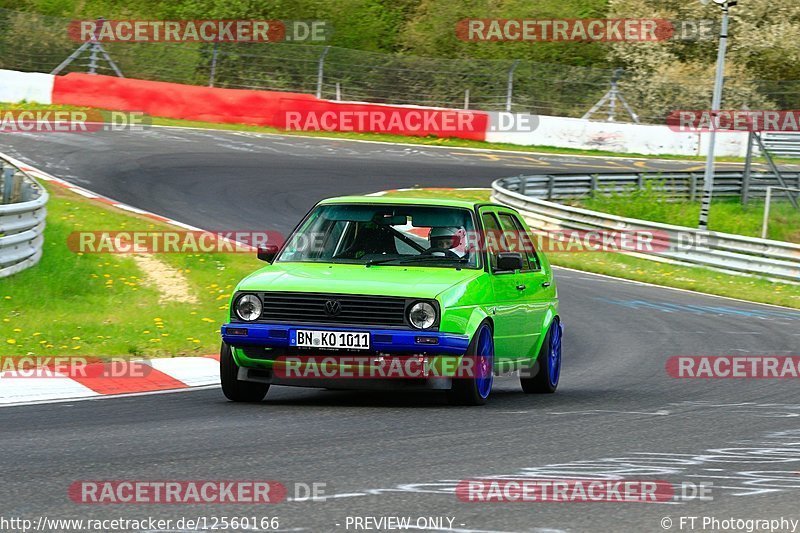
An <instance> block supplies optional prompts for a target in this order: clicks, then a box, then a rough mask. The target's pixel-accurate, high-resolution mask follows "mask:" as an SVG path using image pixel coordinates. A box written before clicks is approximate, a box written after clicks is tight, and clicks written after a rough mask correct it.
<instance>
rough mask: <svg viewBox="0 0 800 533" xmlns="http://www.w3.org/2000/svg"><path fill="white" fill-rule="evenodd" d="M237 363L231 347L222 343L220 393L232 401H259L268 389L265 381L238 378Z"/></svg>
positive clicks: (220, 352)
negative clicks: (257, 381)
mask: <svg viewBox="0 0 800 533" xmlns="http://www.w3.org/2000/svg"><path fill="white" fill-rule="evenodd" d="M238 376H239V365H237V364H236V361H234V359H233V354H232V353H231V347H230V346H228V345H227V344H225V343H224V342H223V343H222V346H221V347H220V350H219V377H220V381H221V382H222V393H223V394H224V395H225V397H226V398H227V399H229V400H230V401H232V402H260V401H261V400H263V399H264V396H266V395H267V391H269V385H268V384H266V383H251V382H249V381H241V380H239V377H238Z"/></svg>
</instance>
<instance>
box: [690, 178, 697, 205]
mask: <svg viewBox="0 0 800 533" xmlns="http://www.w3.org/2000/svg"><path fill="white" fill-rule="evenodd" d="M695 200H697V174H695V173H694V172H692V173H691V174H689V201H690V202H694V201H695Z"/></svg>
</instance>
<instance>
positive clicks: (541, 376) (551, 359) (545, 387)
mask: <svg viewBox="0 0 800 533" xmlns="http://www.w3.org/2000/svg"><path fill="white" fill-rule="evenodd" d="M562 332H563V328H562V327H561V321H560V320H559V319H558V318H555V319H554V320H553V323H552V324H550V328H549V329H548V330H547V335H546V336H545V338H544V342H543V343H542V348H541V349H540V350H539V357H538V358H537V359H536V361H538V363H539V364H538V367H539V371H538V372H537V373H536V374H535V375H533V376H531V375H530V374H531V373H532V372H533V370H534V368H535V367H527V368H523V370H522V374H521V375H520V377H519V381H520V384H521V385H522V390H523V391H525V393H527V394H552V393H554V392H555V391H556V389H557V388H558V380H559V378H560V377H561V334H562Z"/></svg>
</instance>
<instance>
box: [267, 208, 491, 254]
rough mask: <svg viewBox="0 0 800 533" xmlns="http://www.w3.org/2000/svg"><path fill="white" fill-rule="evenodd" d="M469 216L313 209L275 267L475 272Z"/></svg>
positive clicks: (448, 211) (443, 211) (441, 211)
mask: <svg viewBox="0 0 800 533" xmlns="http://www.w3.org/2000/svg"><path fill="white" fill-rule="evenodd" d="M469 235H475V224H474V219H473V216H472V211H470V210H469V209H464V208H455V207H430V206H414V205H387V204H330V205H322V206H318V207H317V208H316V209H314V211H313V212H311V213H310V214H309V216H308V217H307V218H306V219H305V220H304V221H303V223H302V224H301V225H300V227H299V228H298V229H297V230H296V231H295V232H294V233H293V234H292V235H291V237H289V240H288V242H287V244H286V247H285V248H284V250H283V251H282V252H281V254H280V256H279V257H278V261H300V262H316V263H349V264H363V265H367V266H373V265H375V266H377V265H385V266H391V265H404V266H408V265H415V264H419V265H424V266H431V267H450V268H453V267H456V268H462V267H463V268H478V267H479V266H480V260H479V254H478V253H477V250H478V247H477V246H471V244H470V242H469V241H470V239H469V238H468V236H469Z"/></svg>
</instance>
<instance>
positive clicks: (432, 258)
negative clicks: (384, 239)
mask: <svg viewBox="0 0 800 533" xmlns="http://www.w3.org/2000/svg"><path fill="white" fill-rule="evenodd" d="M417 262H419V263H429V262H430V263H433V262H437V263H441V262H447V263H457V264H459V265H463V264H465V263H469V259H468V258H466V257H459V258H458V259H451V258H448V257H443V256H436V255H412V256H410V257H391V258H388V259H370V260H369V261H367V262H366V263H364V265H365V266H367V267H371V266H372V265H385V264H387V263H398V264H403V263H417Z"/></svg>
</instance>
